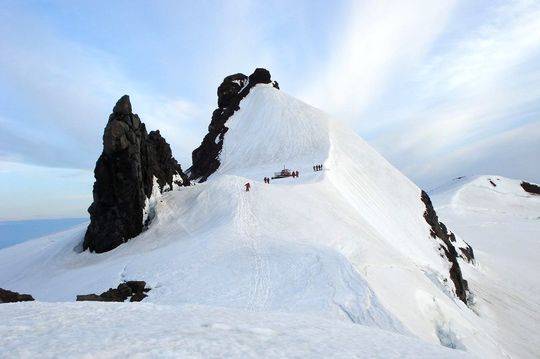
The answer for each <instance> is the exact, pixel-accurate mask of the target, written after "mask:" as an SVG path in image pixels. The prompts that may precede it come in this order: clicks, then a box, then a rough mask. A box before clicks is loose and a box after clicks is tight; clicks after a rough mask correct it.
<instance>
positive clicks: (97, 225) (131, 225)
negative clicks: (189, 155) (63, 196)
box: [83, 95, 189, 253]
mask: <svg viewBox="0 0 540 359" xmlns="http://www.w3.org/2000/svg"><path fill="white" fill-rule="evenodd" d="M94 176H95V179H96V181H95V182H94V189H93V196H94V202H93V203H92V205H91V206H90V208H88V212H89V213H90V225H89V226H88V229H87V230H86V234H85V237H84V242H83V248H84V249H85V250H86V249H90V250H91V251H95V252H98V253H101V252H106V251H109V250H111V249H113V248H115V247H117V246H119V245H120V244H122V243H124V242H126V241H127V240H129V239H130V238H133V237H135V236H137V235H138V234H140V233H141V232H142V230H143V226H144V223H143V212H144V209H145V205H146V199H147V198H149V197H150V196H151V194H152V189H153V184H154V181H153V178H154V177H156V178H157V182H158V185H159V187H160V188H159V190H160V191H161V192H163V191H164V190H167V189H172V187H173V182H175V183H176V184H183V185H189V180H188V179H187V176H186V175H185V174H184V173H183V172H182V169H181V167H180V165H179V164H178V162H177V161H176V160H175V159H174V157H172V152H171V148H170V146H169V144H168V143H167V142H166V141H165V139H164V138H163V137H161V134H160V133H159V131H152V132H150V134H148V133H147V132H146V127H145V125H144V123H142V122H141V120H140V119H139V116H138V115H136V114H134V113H133V112H132V109H131V102H130V101H129V96H127V95H124V96H122V97H121V98H120V99H119V100H118V102H117V103H116V105H115V106H114V108H113V112H112V114H111V115H110V116H109V121H108V123H107V126H106V127H105V132H104V134H103V153H102V154H101V156H99V159H98V160H97V162H96V168H95V170H94Z"/></svg>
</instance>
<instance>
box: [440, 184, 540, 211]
mask: <svg viewBox="0 0 540 359" xmlns="http://www.w3.org/2000/svg"><path fill="white" fill-rule="evenodd" d="M521 183H522V181H521V180H516V179H510V178H506V177H502V176H496V175H483V176H473V177H461V178H458V179H455V180H453V181H452V182H450V183H448V184H446V185H443V186H440V187H438V188H435V189H433V190H431V191H430V193H431V194H432V195H433V196H436V197H437V200H438V202H439V203H441V205H440V206H441V208H443V207H444V206H451V207H453V208H455V209H461V210H463V209H467V210H472V211H487V212H499V213H503V214H506V215H508V216H518V217H519V216H530V215H531V214H532V216H533V217H534V216H535V215H534V213H538V215H536V218H537V217H539V216H540V196H539V195H534V194H531V193H529V192H527V191H525V190H524V189H523V188H522V186H521Z"/></svg>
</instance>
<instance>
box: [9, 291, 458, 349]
mask: <svg viewBox="0 0 540 359" xmlns="http://www.w3.org/2000/svg"><path fill="white" fill-rule="evenodd" d="M0 317H2V318H6V320H5V321H4V320H3V321H2V322H1V323H0V333H2V335H1V336H0V357H2V358H4V357H6V358H7V357H17V358H36V357H39V358H58V357H62V358H74V357H84V358H94V357H95V358H125V357H136V358H143V357H144V358H146V357H150V358H284V357H287V358H306V357H307V358H385V359H386V358H467V357H469V356H468V355H466V354H465V353H464V352H461V351H457V350H451V349H448V348H444V347H441V346H438V345H433V344H426V343H424V342H422V341H420V340H418V339H415V338H410V337H406V336H403V335H398V334H394V333H390V332H386V331H383V330H377V329H373V328H369V327H365V326H361V325H354V324H350V323H336V322H334V321H331V320H327V319H324V318H318V317H310V316H305V315H290V314H280V315H277V316H276V315H269V314H267V313H250V312H245V311H238V310H231V309H226V310H225V309H223V308H215V307H201V306H193V305H182V306H167V305H155V304H145V303H135V304H133V303H89V302H85V303H24V304H22V303H16V304H5V305H2V306H0ZM164 328H166V329H164Z"/></svg>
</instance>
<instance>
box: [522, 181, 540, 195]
mask: <svg viewBox="0 0 540 359" xmlns="http://www.w3.org/2000/svg"><path fill="white" fill-rule="evenodd" d="M521 188H523V189H524V190H525V191H526V192H529V193H530V194H540V186H538V185H535V184H532V183H529V182H525V181H523V182H521Z"/></svg>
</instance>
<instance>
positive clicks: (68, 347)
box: [0, 85, 538, 358]
mask: <svg viewBox="0 0 540 359" xmlns="http://www.w3.org/2000/svg"><path fill="white" fill-rule="evenodd" d="M240 107H241V109H240V110H239V111H238V112H237V113H235V115H233V116H232V117H231V118H230V119H229V121H228V122H227V126H228V127H229V131H228V132H227V134H226V136H225V140H224V145H223V151H222V153H221V163H222V164H221V166H220V168H219V170H218V171H217V172H216V173H215V174H213V175H212V176H211V177H210V178H209V180H208V181H207V182H205V183H203V184H197V185H196V186H192V187H186V188H181V189H179V190H177V191H172V192H167V193H165V194H164V195H163V196H162V197H161V198H159V199H156V211H157V215H156V217H155V219H154V220H153V222H152V224H151V225H150V227H149V229H148V230H147V231H145V232H144V233H142V234H141V235H140V236H138V237H137V238H134V239H132V240H130V241H129V242H127V243H125V244H123V245H122V246H120V247H118V248H116V249H114V250H112V251H110V252H107V253H103V254H94V253H88V252H83V253H80V243H81V241H82V238H83V235H84V231H85V227H84V225H82V226H80V227H78V228H75V229H72V230H70V231H66V232H63V233H61V234H58V235H53V236H49V237H45V238H42V239H40V240H36V241H30V242H26V243H22V244H20V245H16V246H13V247H10V248H6V249H3V250H0V287H2V288H6V289H10V290H15V291H18V292H22V293H30V294H32V295H33V296H34V297H35V298H36V299H37V300H39V301H41V302H57V303H53V304H50V303H20V304H14V305H11V304H10V305H7V304H4V305H0V313H1V314H2V319H4V318H6V321H5V323H9V324H5V323H4V321H2V322H0V338H2V339H0V343H2V344H3V345H0V348H8V349H4V350H5V353H6V354H9V353H11V352H18V353H19V354H21V356H25V355H26V356H29V357H30V356H35V355H36V353H42V350H41V348H48V349H49V350H50V352H51V353H53V354H54V353H56V354H57V356H66V355H64V354H67V356H75V357H76V356H84V354H86V353H90V354H91V355H94V356H98V357H111V356H121V355H123V354H125V351H126V350H127V349H126V346H128V347H129V348H131V349H132V351H130V353H139V354H140V355H141V356H150V357H151V356H160V357H161V356H182V354H185V356H188V357H189V356H194V357H209V356H210V357H212V356H215V357H216V356H221V353H225V354H223V356H229V355H227V354H230V356H232V357H246V356H248V357H268V356H270V357H282V356H288V357H295V356H296V357H310V356H314V357H346V358H349V357H382V358H387V357H445V356H447V355H448V356H453V355H456V356H461V355H464V352H462V351H461V350H459V349H462V350H466V351H468V352H469V353H471V354H473V355H475V356H478V357H505V356H507V355H508V354H512V355H514V354H516V353H517V354H518V355H522V356H523V357H534V356H535V354H536V352H535V350H537V348H536V347H535V346H534V345H533V344H531V343H533V342H534V339H535V338H536V339H537V338H538V337H537V336H535V335H536V334H535V333H537V332H535V329H534V328H532V329H531V330H530V333H531V334H530V336H527V334H526V331H527V330H528V329H529V328H531V327H532V326H533V325H534V324H533V323H534V321H533V320H534V319H535V318H537V313H538V311H537V310H536V311H535V308H537V307H535V304H534V303H538V302H537V301H536V302H534V295H535V293H536V292H535V290H536V289H533V291H532V292H530V293H531V294H530V295H526V296H525V297H524V298H525V300H527V301H528V300H531V304H530V306H529V304H526V305H523V304H522V303H520V302H519V301H520V299H516V300H514V299H508V298H509V297H512V296H515V292H514V287H513V286H514V284H511V285H507V283H506V282H505V280H503V279H505V278H514V280H516V281H518V279H516V277H512V276H510V277H504V276H500V274H499V272H498V271H497V270H495V269H489V268H492V263H496V262H497V260H498V259H496V258H498V257H497V256H499V255H500V256H501V257H502V256H503V250H502V249H501V251H500V252H490V250H489V248H488V247H489V246H484V245H483V244H481V243H480V244H479V250H480V255H479V258H480V259H479V261H478V264H477V265H476V266H473V265H471V264H468V263H466V262H464V261H461V262H460V265H461V267H462V268H463V271H464V272H465V278H466V279H467V280H470V287H471V289H472V292H473V294H474V295H475V296H476V298H477V300H476V304H475V305H474V306H473V307H472V309H471V308H469V307H467V306H466V305H465V304H464V303H462V302H461V301H460V300H459V299H457V298H456V296H455V295H454V294H453V292H452V286H451V285H449V283H450V280H449V277H448V269H449V266H450V265H449V263H448V261H447V260H446V259H445V258H443V257H442V256H441V255H440V252H439V248H438V244H437V242H436V241H434V240H433V239H432V238H431V237H430V227H429V226H428V224H427V223H426V222H425V220H424V218H423V213H424V211H425V207H424V204H423V203H422V202H421V201H420V189H419V188H418V187H417V186H416V185H414V184H413V183H412V182H411V181H410V180H408V179H407V178H406V177H405V176H403V175H402V174H401V173H400V172H399V171H397V170H396V169H395V168H394V167H392V166H391V165H390V164H389V163H388V162H387V161H386V160H385V159H384V158H382V157H381V156H380V155H379V154H377V153H376V152H375V151H374V150H373V149H372V148H370V147H369V145H367V144H366V143H365V142H364V141H363V140H362V139H360V138H359V137H358V136H356V135H355V134H354V133H353V131H351V130H349V129H347V128H345V127H342V126H341V125H339V124H337V123H335V122H334V121H331V120H330V119H329V118H328V117H327V116H326V115H325V114H324V113H322V112H320V111H319V110H317V109H315V108H313V107H311V106H308V105H306V104H304V103H302V102H300V101H298V100H296V99H294V98H292V97H290V96H288V95H287V94H285V93H283V92H282V91H278V90H276V89H274V88H273V87H272V86H271V85H257V86H256V87H255V88H253V89H252V90H251V92H250V94H249V95H248V96H247V97H246V98H245V99H244V100H243V101H242V102H241V104H240ZM315 164H324V168H325V169H324V171H320V172H314V171H313V169H312V166H313V165H315ZM283 166H287V167H288V168H290V169H291V170H298V171H300V178H298V179H292V178H286V179H281V180H273V181H272V183H271V184H265V183H263V177H265V176H266V177H271V176H272V175H273V172H274V171H279V170H280V169H282V168H283ZM246 182H250V183H251V184H252V187H251V191H250V192H249V193H247V192H245V191H244V189H243V188H244V187H243V186H244V184H245V183H246ZM501 188H502V187H501ZM512 188H514V187H512ZM449 191H450V189H448V191H447V192H445V195H444V196H441V197H439V198H440V199H441V201H440V202H439V203H441V205H442V206H444V203H443V200H444V199H451V200H453V199H454V198H456V197H455V196H454V194H452V193H450V192H449ZM515 191H517V189H515ZM472 192H475V191H472ZM535 200H536V199H534V198H533V199H532V200H531V201H533V202H531V203H533V204H534V203H536V202H534V201H535ZM476 201H477V199H476V198H471V199H470V200H469V199H467V200H466V201H465V202H466V203H467V206H469V207H470V206H476V204H475V203H476ZM518 202H519V201H518ZM436 203H437V202H436ZM486 203H487V204H490V203H492V202H491V200H489V199H488V200H487V202H486ZM486 203H481V204H478V206H480V207H478V208H481V206H486ZM501 206H502V207H504V206H505V204H504V203H503V204H501ZM478 208H477V209H478ZM535 209H536V207H534V206H533V207H530V208H529V204H527V205H525V207H524V208H523V211H524V213H525V212H526V213H528V214H526V216H527V218H529V217H532V216H533V215H532V214H531V213H534V211H535ZM441 210H443V208H441ZM447 213H449V212H447ZM450 214H451V213H450ZM501 216H502V214H501ZM454 218H456V217H454ZM443 219H445V218H444V217H443ZM451 221H452V219H451V218H450V217H449V222H451ZM512 223H515V222H512ZM527 223H529V224H530V225H531V226H532V227H531V231H532V232H531V235H534V233H538V232H535V231H538V221H536V222H534V221H533V220H531V222H527ZM448 224H449V228H450V229H452V230H454V227H453V226H454V225H456V224H455V223H448ZM471 226H472V223H471ZM456 228H457V229H460V231H458V230H457V229H456V232H457V234H458V238H457V241H458V243H462V242H461V240H462V239H465V240H467V241H470V242H471V243H472V244H473V246H474V245H475V241H477V240H478V241H480V239H474V238H470V236H476V235H478V236H485V233H484V232H481V231H480V232H474V231H469V232H467V231H465V230H463V231H461V229H463V228H462V227H459V226H458V225H456ZM478 233H480V234H478ZM508 233H509V234H511V233H514V232H513V229H512V228H510V229H508ZM459 236H461V238H462V239H460V238H459ZM512 236H513V235H512ZM512 236H511V237H512ZM483 238H488V237H483ZM512 238H515V237H512ZM486 240H487V239H486ZM505 240H506V241H510V239H505ZM528 243H529V242H527V244H528ZM514 244H515V242H514ZM519 245H521V242H520V243H518V244H517V246H519ZM483 248H485V249H483ZM521 248H523V247H521ZM513 250H515V251H517V252H518V254H519V255H525V253H526V252H527V249H513ZM482 251H484V252H482ZM497 253H500V254H497ZM520 253H521V254H520ZM492 255H494V256H495V257H491V256H492ZM519 255H518V257H519ZM519 258H521V257H519ZM529 259H531V258H530V257H528V259H527V260H529ZM519 260H520V259H518V261H519ZM490 261H491V262H490ZM508 263H509V264H508V265H509V266H510V267H508V268H515V267H512V265H513V263H515V261H514V260H512V259H508ZM532 273H533V271H532V269H531V271H530V272H529V274H530V278H529V279H527V280H529V281H530V283H529V284H527V283H525V284H524V285H525V286H526V285H531V286H534V285H535V283H534V282H535V280H534V278H533V277H534V276H533V274H532ZM483 277H485V278H487V279H486V280H483ZM485 278H484V279H485ZM499 278H501V279H499ZM123 280H144V281H146V282H147V283H148V285H149V286H150V287H151V288H152V290H151V291H150V292H149V293H148V294H149V296H148V298H146V299H145V300H144V303H125V304H124V303H121V304H111V303H69V302H73V301H74V300H75V297H76V295H77V294H88V293H101V292H103V291H105V290H106V289H108V288H109V287H116V286H117V285H118V284H119V283H120V282H121V281H123ZM531 283H532V284H531ZM515 285H518V284H515ZM500 293H503V294H504V295H502V296H501V295H500ZM499 298H504V299H502V301H501V302H500V304H497V303H495V304H494V305H491V304H490V303H489V302H491V303H493V302H497V301H499ZM536 298H537V297H536ZM527 303H529V302H527ZM506 305H508V306H510V309H508V310H507V311H506V312H505V311H504V307H505V306H506ZM523 308H526V309H523ZM521 310H523V312H522V313H521V314H522V317H521V316H519V318H520V319H519V320H523V321H524V322H523V323H524V324H521V322H520V321H519V320H516V322H515V323H513V324H511V325H516V326H519V325H523V327H522V328H518V329H516V330H512V329H508V330H501V327H502V326H504V325H506V322H505V321H506V320H508V317H505V316H504V315H506V314H507V315H508V316H511V315H513V314H514V313H517V312H516V311H521ZM501 313H502V314H501ZM505 313H506V314H505ZM521 314H520V315H521ZM527 314H528V316H527ZM138 318H140V320H138ZM525 322H526V323H525ZM47 329H49V330H51V333H55V335H58V337H60V338H62V339H63V340H62V341H60V342H61V344H60V342H55V339H54V338H55V336H54V335H52V334H50V335H48V334H47V333H48V330H47ZM536 330H537V329H536ZM524 336H525V337H524ZM19 338H22V339H19ZM528 338H530V339H531V341H530V342H529V343H527V342H526V339H528ZM47 340H50V344H48V343H47ZM115 342H116V343H117V344H116V345H115V344H114V343H115ZM55 343H58V344H55ZM128 343H129V344H128ZM384 343H386V345H384ZM433 345H436V346H433ZM442 345H444V346H447V347H450V348H454V349H452V350H449V349H446V348H444V347H443V346H442ZM456 349H458V350H456ZM0 350H2V349H0ZM160 350H161V352H159V351H160ZM53 354H51V356H54V355H53Z"/></svg>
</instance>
